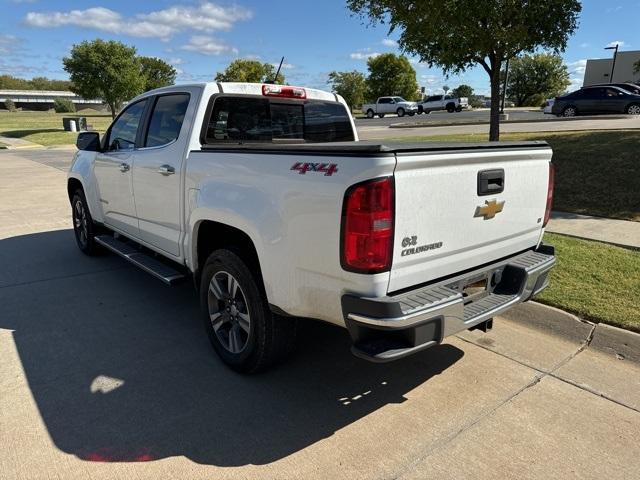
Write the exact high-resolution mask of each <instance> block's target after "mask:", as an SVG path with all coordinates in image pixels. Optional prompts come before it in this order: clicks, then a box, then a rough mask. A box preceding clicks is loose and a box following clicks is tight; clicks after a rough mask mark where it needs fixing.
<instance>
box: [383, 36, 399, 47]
mask: <svg viewBox="0 0 640 480" xmlns="http://www.w3.org/2000/svg"><path fill="white" fill-rule="evenodd" d="M381 43H382V45H384V46H385V47H397V46H398V42H396V41H395V40H393V39H391V38H385V39H383V40H382V42H381Z"/></svg>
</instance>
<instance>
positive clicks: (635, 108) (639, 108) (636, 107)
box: [627, 103, 640, 115]
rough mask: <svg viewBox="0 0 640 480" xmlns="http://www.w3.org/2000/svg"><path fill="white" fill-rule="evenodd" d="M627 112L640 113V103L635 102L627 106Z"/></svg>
mask: <svg viewBox="0 0 640 480" xmlns="http://www.w3.org/2000/svg"><path fill="white" fill-rule="evenodd" d="M627 113H628V114H629V115H640V104H638V103H634V104H632V105H629V106H628V107H627Z"/></svg>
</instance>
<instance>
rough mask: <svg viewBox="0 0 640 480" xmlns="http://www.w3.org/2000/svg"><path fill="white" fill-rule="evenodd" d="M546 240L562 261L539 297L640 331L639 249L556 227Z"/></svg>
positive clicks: (596, 319)
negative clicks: (583, 237) (560, 232)
mask: <svg viewBox="0 0 640 480" xmlns="http://www.w3.org/2000/svg"><path fill="white" fill-rule="evenodd" d="M545 241H546V242H548V243H550V244H552V245H554V246H555V247H556V255H557V258H558V263H557V264H556V266H555V268H554V269H553V270H552V272H551V284H550V286H549V287H548V288H547V289H546V290H544V291H543V292H542V294H540V295H538V296H537V297H536V300H537V301H539V302H542V303H546V304H548V305H553V306H555V307H558V308H561V309H563V310H566V311H568V312H572V313H575V314H576V315H578V316H579V317H581V318H584V319H586V320H591V321H593V322H603V323H608V324H610V325H615V326H618V327H622V328H627V329H629V330H634V331H636V332H640V308H638V307H639V305H640V303H639V302H640V301H639V300H638V299H640V252H638V251H635V250H627V249H624V248H620V247H615V246H612V245H607V244H604V243H599V242H592V241H588V240H580V239H576V238H571V237H566V236H563V235H555V234H552V233H547V234H546V235H545Z"/></svg>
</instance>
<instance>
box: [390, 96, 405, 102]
mask: <svg viewBox="0 0 640 480" xmlns="http://www.w3.org/2000/svg"><path fill="white" fill-rule="evenodd" d="M393 99H394V100H395V101H396V103H400V102H406V100H405V99H404V98H402V97H393Z"/></svg>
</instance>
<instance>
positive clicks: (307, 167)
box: [291, 162, 338, 177]
mask: <svg viewBox="0 0 640 480" xmlns="http://www.w3.org/2000/svg"><path fill="white" fill-rule="evenodd" d="M291 170H296V171H297V172H298V173H299V174H300V175H304V174H305V173H307V172H321V173H324V176H325V177H330V176H331V175H333V174H334V173H336V172H337V171H338V165H337V164H335V163H302V162H296V163H294V164H293V166H292V167H291Z"/></svg>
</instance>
